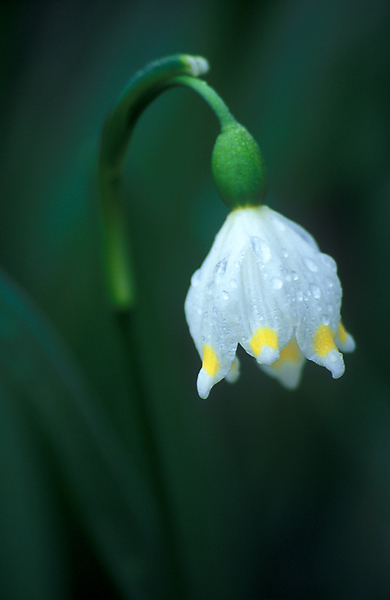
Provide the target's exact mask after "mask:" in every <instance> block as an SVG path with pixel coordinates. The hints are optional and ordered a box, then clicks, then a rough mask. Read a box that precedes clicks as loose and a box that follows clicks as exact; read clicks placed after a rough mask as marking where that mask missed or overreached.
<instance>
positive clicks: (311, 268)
mask: <svg viewBox="0 0 390 600" xmlns="http://www.w3.org/2000/svg"><path fill="white" fill-rule="evenodd" d="M303 262H304V265H305V267H307V268H308V269H309V271H312V272H313V273H315V272H316V271H318V267H317V265H316V263H315V262H314V260H313V259H312V258H308V257H307V258H304V259H303Z"/></svg>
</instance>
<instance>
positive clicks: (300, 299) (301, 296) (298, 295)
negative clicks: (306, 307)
mask: <svg viewBox="0 0 390 600" xmlns="http://www.w3.org/2000/svg"><path fill="white" fill-rule="evenodd" d="M297 300H298V301H299V302H302V300H303V294H302V292H301V290H299V291H298V292H297Z"/></svg>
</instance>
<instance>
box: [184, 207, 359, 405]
mask: <svg viewBox="0 0 390 600" xmlns="http://www.w3.org/2000/svg"><path fill="white" fill-rule="evenodd" d="M341 296H342V290H341V285H340V281H339V279H338V277H337V266H336V263H335V261H334V260H333V259H332V258H331V257H330V256H328V255H327V254H323V253H321V252H320V250H319V248H318V246H317V244H316V242H315V240H314V239H313V238H312V236H311V235H310V234H308V233H307V232H306V231H305V230H304V229H303V228H302V227H300V226H299V225H297V224H296V223H294V222H293V221H290V220H289V219H286V218H285V217H283V216H282V215H280V214H279V213H277V212H275V211H273V210H271V209H270V208H269V207H268V206H259V207H248V208H239V209H236V210H234V211H232V212H231V213H230V214H229V215H228V217H227V219H226V221H225V223H224V224H223V226H222V228H221V230H220V231H219V233H218V234H217V236H216V238H215V240H214V244H213V246H212V248H211V250H210V252H209V254H208V256H207V258H206V259H205V261H204V263H203V265H202V266H201V267H200V269H198V270H197V271H196V272H195V273H194V275H193V276H192V279H191V286H190V289H189V291H188V294H187V298H186V301H185V313H186V318H187V322H188V325H189V328H190V332H191V335H192V337H193V340H194V342H195V346H196V348H197V350H198V352H199V355H200V358H201V360H202V368H201V370H200V372H199V375H198V381H197V386H198V393H199V396H201V398H207V396H208V395H209V393H210V390H211V388H212V386H213V385H215V384H216V383H217V382H218V381H220V380H221V379H223V378H226V379H227V380H228V381H230V382H233V381H235V380H236V379H237V378H238V376H239V362H238V358H237V357H236V350H237V345H238V344H241V346H242V347H243V348H244V349H245V350H246V352H248V354H250V355H252V356H253V357H254V358H255V359H256V361H257V362H258V364H259V365H260V366H261V368H262V369H263V370H264V371H265V372H266V373H268V374H269V375H271V376H272V377H275V378H276V379H278V380H279V381H280V383H281V384H282V385H284V386H285V387H286V388H289V389H294V388H296V387H297V385H298V384H299V381H300V376H301V372H302V368H303V364H304V362H305V358H307V359H309V360H312V361H313V362H315V363H317V364H318V365H321V366H324V367H326V368H327V369H329V371H330V372H331V373H332V376H333V377H334V378H337V377H341V375H342V374H343V373H344V361H343V356H342V354H341V353H340V352H339V350H342V351H343V352H351V351H352V350H353V349H354V347H355V343H354V341H353V338H352V336H351V335H349V334H348V333H347V332H346V330H345V329H344V327H343V325H342V323H341V320H340V307H341Z"/></svg>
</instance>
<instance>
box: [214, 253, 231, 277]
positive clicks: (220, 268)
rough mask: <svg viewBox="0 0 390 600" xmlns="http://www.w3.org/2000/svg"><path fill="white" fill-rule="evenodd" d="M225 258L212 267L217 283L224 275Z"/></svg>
mask: <svg viewBox="0 0 390 600" xmlns="http://www.w3.org/2000/svg"><path fill="white" fill-rule="evenodd" d="M227 262H228V261H227V258H223V259H222V260H220V261H219V263H217V264H216V265H215V267H214V277H215V279H216V280H217V281H218V280H219V279H221V277H222V276H223V275H224V273H225V271H226V267H227Z"/></svg>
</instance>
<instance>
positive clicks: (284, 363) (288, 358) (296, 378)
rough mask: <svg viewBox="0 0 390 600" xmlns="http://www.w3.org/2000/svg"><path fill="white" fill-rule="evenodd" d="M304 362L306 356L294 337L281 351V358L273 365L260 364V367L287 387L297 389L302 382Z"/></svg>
mask: <svg viewBox="0 0 390 600" xmlns="http://www.w3.org/2000/svg"><path fill="white" fill-rule="evenodd" d="M304 363H305V357H304V356H303V354H302V352H301V351H300V350H299V348H298V344H297V342H296V340H295V339H294V338H293V339H291V340H290V342H289V343H288V344H287V346H285V348H283V350H282V351H281V353H280V358H279V360H277V361H276V362H274V363H273V364H272V365H271V366H266V365H260V367H261V369H262V370H263V371H264V372H265V373H267V375H270V376H271V377H274V378H275V379H277V380H278V381H279V383H281V384H282V385H283V386H284V387H285V388H287V389H289V390H295V389H296V388H297V387H298V385H299V383H300V380H301V375H302V369H303V365H304Z"/></svg>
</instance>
